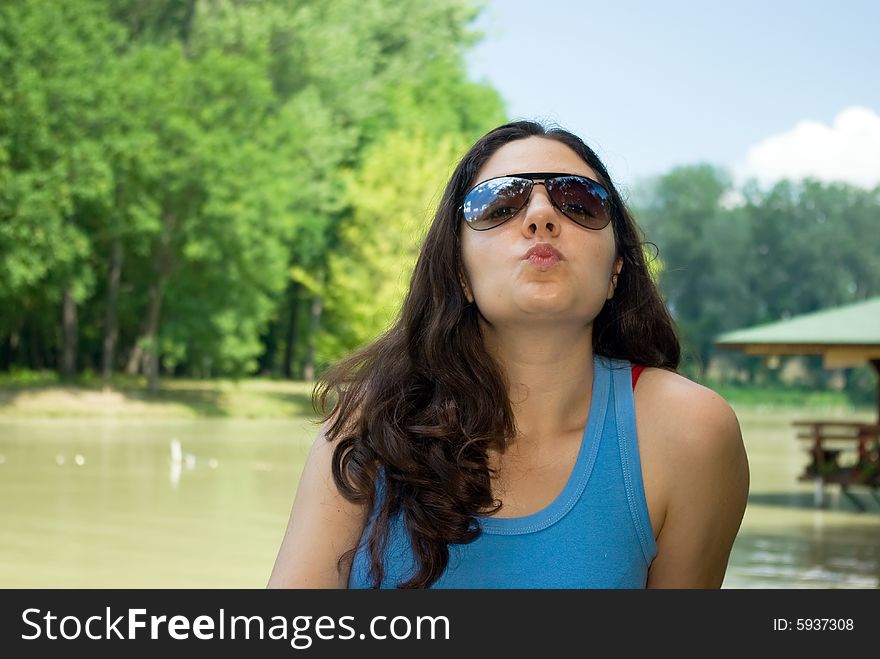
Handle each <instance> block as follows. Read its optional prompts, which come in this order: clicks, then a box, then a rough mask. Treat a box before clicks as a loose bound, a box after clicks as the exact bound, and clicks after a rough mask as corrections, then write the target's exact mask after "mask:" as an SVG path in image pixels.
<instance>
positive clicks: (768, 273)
mask: <svg viewBox="0 0 880 659" xmlns="http://www.w3.org/2000/svg"><path fill="white" fill-rule="evenodd" d="M732 193H738V194H739V196H740V197H741V198H742V200H743V201H742V203H738V204H737V203H730V200H731V199H732V198H733V197H734V196H735V195H734V194H732ZM638 197H639V199H640V201H639V206H638V213H637V215H638V217H639V219H640V221H641V222H642V223H643V225H644V226H645V228H646V232H647V234H648V237H649V239H651V240H652V241H654V242H655V243H656V244H657V245H658V247H659V250H660V257H661V258H662V261H663V269H662V272H661V273H660V278H659V282H660V286H661V288H662V290H663V292H664V295H665V296H666V299H667V302H668V304H669V308H670V310H671V312H672V314H673V316H674V318H675V319H676V321H677V323H678V325H679V328H680V329H681V333H682V339H683V343H684V345H685V348H686V350H685V359H684V370H685V372H686V373H688V374H689V375H691V376H694V377H697V378H703V377H704V376H705V370H706V368H707V367H708V365H709V363H710V361H711V360H712V358H713V357H715V356H716V354H717V351H716V348H715V345H714V341H715V338H716V337H717V336H718V335H719V334H720V333H723V332H725V331H729V330H733V329H738V328H743V327H749V326H751V325H756V324H760V323H765V322H772V321H777V320H781V319H784V318H787V317H790V316H793V315H796V314H801V313H807V312H811V311H816V310H819V309H822V308H827V307H833V306H837V305H841V304H846V303H849V302H855V301H858V300H862V299H865V298H868V297H871V296H874V295H880V261H878V260H877V258H876V254H877V251H878V249H880V233H878V232H877V231H876V222H877V216H878V212H880V187H878V188H875V189H874V190H864V189H861V188H856V187H853V186H850V185H846V184H842V183H834V184H829V183H822V182H819V181H815V180H809V179H808V180H805V181H802V182H797V183H795V182H790V181H782V182H780V183H778V184H776V185H774V186H773V187H772V188H770V189H768V190H763V189H760V188H758V187H757V185H756V184H754V183H748V184H747V185H746V186H745V187H744V188H743V189H742V190H741V191H735V190H733V188H732V186H731V184H730V182H729V180H728V179H727V175H726V174H725V173H724V172H722V171H719V170H717V169H714V168H712V167H709V166H707V165H697V166H690V167H680V168H677V169H675V170H673V171H671V172H669V173H668V174H666V175H665V176H662V177H660V178H658V179H657V180H655V181H653V182H652V183H651V185H650V186H645V187H644V188H643V189H642V190H640V194H639V195H638ZM725 357H726V359H727V360H728V361H730V362H734V363H735V364H737V365H738V366H739V367H741V368H745V369H747V370H748V371H749V372H750V373H751V376H752V377H751V380H754V379H755V378H756V375H757V373H758V372H759V371H760V372H762V373H763V379H768V378H769V379H772V377H774V371H772V370H769V371H768V370H766V369H765V368H764V367H763V365H762V363H761V360H760V359H759V358H755V357H746V356H743V355H738V356H737V355H729V353H725ZM810 364H811V365H810V367H809V370H810V372H811V374H812V376H811V379H812V381H813V385H814V386H817V387H824V386H825V385H826V384H827V381H828V379H829V377H830V376H831V374H830V372H828V371H827V370H825V369H824V368H823V367H822V365H821V362H816V363H812V362H810ZM863 380H864V378H856V379H853V383H852V384H850V385H848V391H849V393H850V395H851V396H853V397H854V398H855V399H858V400H861V399H862V398H864V397H865V395H866V392H867V391H869V390H870V389H872V388H873V385H871V384H870V383H866V382H863Z"/></svg>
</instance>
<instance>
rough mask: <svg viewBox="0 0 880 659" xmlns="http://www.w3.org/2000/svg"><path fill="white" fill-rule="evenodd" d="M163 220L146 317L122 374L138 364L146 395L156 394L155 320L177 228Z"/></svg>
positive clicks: (174, 219) (172, 221)
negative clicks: (145, 385) (151, 392)
mask: <svg viewBox="0 0 880 659" xmlns="http://www.w3.org/2000/svg"><path fill="white" fill-rule="evenodd" d="M163 219H164V220H165V228H164V231H163V233H162V235H161V236H160V238H159V245H158V246H157V247H156V251H155V252H154V254H153V274H154V278H153V281H152V282H151V283H150V292H149V299H150V301H149V304H148V306H147V316H146V318H145V319H144V324H143V328H142V330H141V333H140V337H141V338H140V339H138V340H137V341H136V343H135V345H134V347H133V348H132V350H131V354H130V355H129V358H128V365H127V366H126V372H127V373H129V374H130V375H134V374H136V373H137V371H138V365H139V364H142V365H143V371H144V375H146V376H147V381H148V384H149V388H150V391H153V392H155V391H158V390H159V340H158V337H159V319H160V317H161V314H162V298H163V296H164V294H165V285H166V284H167V283H168V278H169V276H170V275H171V268H172V266H171V242H172V238H173V235H174V230H175V227H176V224H177V217H176V216H175V215H174V214H173V213H166V214H165V215H164V218H163Z"/></svg>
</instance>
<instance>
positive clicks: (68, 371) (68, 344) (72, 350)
mask: <svg viewBox="0 0 880 659" xmlns="http://www.w3.org/2000/svg"><path fill="white" fill-rule="evenodd" d="M61 334H62V347H61V377H62V378H72V377H73V376H74V375H76V341H77V337H76V334H77V323H76V301H75V300H74V299H73V295H71V294H70V286H67V287H65V288H64V297H63V300H62V303H61Z"/></svg>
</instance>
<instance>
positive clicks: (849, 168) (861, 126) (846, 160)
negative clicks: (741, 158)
mask: <svg viewBox="0 0 880 659" xmlns="http://www.w3.org/2000/svg"><path fill="white" fill-rule="evenodd" d="M734 174H735V176H736V179H737V180H738V181H740V182H742V181H743V180H745V179H747V178H750V177H754V178H757V179H758V180H759V181H760V182H761V183H762V184H765V185H768V184H772V183H774V182H776V181H778V180H779V179H782V178H789V179H801V178H806V177H813V178H817V179H820V180H823V181H846V182H848V183H852V184H855V185H860V186H863V187H873V186H875V185H877V184H878V183H880V115H878V114H877V113H876V112H874V111H873V110H871V109H868V108H866V107H862V106H853V107H849V108H846V109H845V110H843V111H842V112H840V114H838V115H837V116H836V117H835V118H834V121H833V122H832V124H831V125H830V126H828V125H825V124H822V123H819V122H817V121H801V122H799V123H798V124H797V125H796V126H795V127H794V128H793V129H792V130H790V131H788V132H786V133H781V134H779V135H773V136H771V137H768V138H767V139H765V140H763V141H762V142H759V143H758V144H756V145H754V146H752V147H750V148H749V150H748V152H747V154H746V159H745V162H744V163H739V164H737V165H736V166H735V167H734Z"/></svg>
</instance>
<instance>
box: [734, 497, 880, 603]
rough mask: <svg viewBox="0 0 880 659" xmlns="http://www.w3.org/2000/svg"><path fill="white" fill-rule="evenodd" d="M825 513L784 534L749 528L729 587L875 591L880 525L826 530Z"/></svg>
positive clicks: (879, 577)
mask: <svg viewBox="0 0 880 659" xmlns="http://www.w3.org/2000/svg"><path fill="white" fill-rule="evenodd" d="M824 515H825V513H824V512H818V513H816V523H815V524H814V525H813V526H795V527H791V528H786V529H785V530H784V532H778V531H776V532H774V531H772V530H760V529H745V530H744V531H743V532H742V533H740V535H739V537H738V538H737V541H736V545H735V547H734V551H733V552H732V555H731V563H730V567H729V568H728V573H727V577H726V579H725V583H724V586H725V587H727V588H877V587H880V543H878V542H877V540H878V526H877V525H876V524H846V525H835V526H833V527H831V528H827V527H826V526H825V524H824V520H823V516H824Z"/></svg>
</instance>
